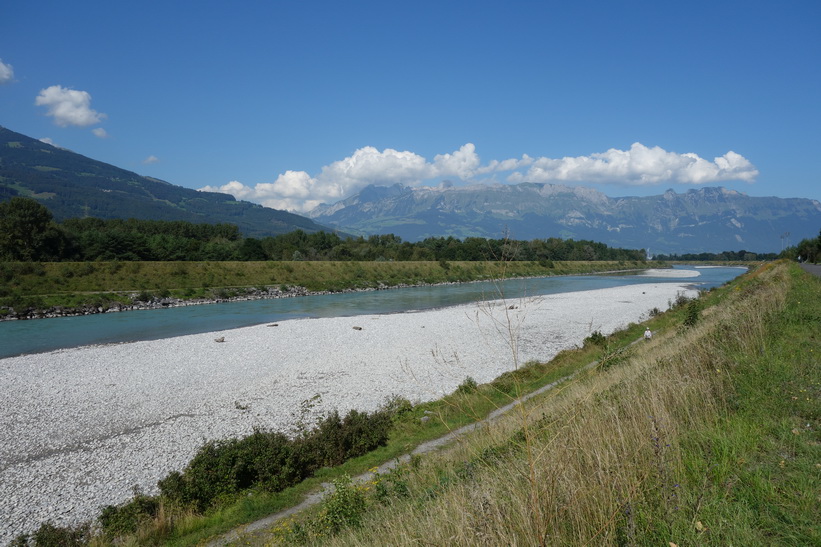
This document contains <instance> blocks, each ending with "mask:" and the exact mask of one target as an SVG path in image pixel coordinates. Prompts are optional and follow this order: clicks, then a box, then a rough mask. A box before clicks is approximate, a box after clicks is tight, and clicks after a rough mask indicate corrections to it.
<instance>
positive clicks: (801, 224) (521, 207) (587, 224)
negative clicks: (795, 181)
mask: <svg viewBox="0 0 821 547" xmlns="http://www.w3.org/2000/svg"><path fill="white" fill-rule="evenodd" d="M308 216H309V217H311V218H313V219H314V220H316V221H317V222H321V223H323V224H326V225H329V226H337V227H344V228H345V229H346V230H347V231H349V232H352V233H357V234H363V235H369V234H377V233H379V234H384V233H393V234H395V235H398V236H400V237H401V238H402V239H405V240H408V241H418V240H420V239H424V238H426V237H429V236H454V237H457V238H460V239H462V238H465V237H487V238H499V237H502V236H503V234H509V235H510V237H512V238H513V239H518V240H532V239H545V238H549V237H561V238H565V239H567V238H572V239H576V240H579V239H589V240H593V241H598V242H601V243H605V244H607V245H609V246H612V247H622V248H628V249H647V248H650V249H651V250H652V251H653V252H655V253H665V254H668V253H700V252H712V253H718V252H721V251H729V250H747V251H751V252H779V251H781V249H782V246H783V245H785V244H788V243H790V242H792V243H793V244H794V243H797V242H798V241H800V240H801V239H804V238H810V237H816V236H817V235H818V231H819V229H821V203H819V202H818V201H816V200H811V199H803V198H790V199H784V198H777V197H750V196H748V195H746V194H743V193H741V192H736V191H734V190H728V189H726V188H721V187H707V188H699V189H694V190H689V191H687V192H686V193H684V194H677V193H676V192H674V191H673V190H668V191H666V192H665V193H664V194H661V195H656V196H648V197H613V198H611V197H608V196H606V195H605V194H603V193H601V192H599V191H597V190H593V189H591V188H587V187H582V186H575V187H571V186H564V185H560V184H540V183H538V184H537V183H521V184H511V185H503V184H497V185H474V186H462V187H458V186H449V185H441V186H438V187H416V188H412V187H409V186H403V185H399V184H397V185H394V186H388V187H385V186H368V187H367V188H365V189H363V190H362V191H361V192H360V193H359V194H357V195H355V196H352V197H350V198H348V199H345V200H342V201H339V202H337V203H334V204H331V205H320V206H319V207H317V208H315V209H314V210H312V211H310V212H309V213H308ZM785 234H789V236H786V237H784V235H785Z"/></svg>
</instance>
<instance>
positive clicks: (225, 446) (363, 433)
mask: <svg viewBox="0 0 821 547" xmlns="http://www.w3.org/2000/svg"><path fill="white" fill-rule="evenodd" d="M392 418H393V415H392V413H391V412H390V411H388V410H384V409H383V410H380V411H377V412H374V413H371V414H368V413H367V412H358V411H356V410H351V411H350V412H349V413H348V414H347V415H346V416H345V418H344V419H343V418H341V417H340V416H339V413H338V412H336V411H334V412H332V413H330V414H329V415H328V416H326V417H325V418H323V419H322V420H321V421H320V422H319V423H318V424H317V426H316V427H315V428H314V429H313V430H311V431H306V432H303V433H301V434H300V435H298V436H297V437H296V438H294V439H289V438H288V437H287V436H286V435H285V434H283V433H277V432H270V431H255V432H254V433H253V434H251V435H249V436H247V437H244V438H242V439H229V440H225V441H212V442H209V443H208V444H206V445H205V446H203V447H202V448H201V449H200V450H199V452H198V453H197V455H196V456H194V459H193V460H191V462H190V463H189V464H188V466H187V467H186V468H185V470H184V471H183V472H182V473H180V472H173V473H171V474H169V475H168V476H167V477H166V478H164V479H162V480H161V481H160V482H159V483H158V484H159V487H160V491H161V492H162V495H163V496H165V497H167V498H169V499H170V500H172V501H174V502H176V503H178V504H181V505H184V506H191V507H194V508H196V509H197V510H199V511H204V510H206V509H207V508H208V507H210V506H211V505H213V504H214V502H215V501H218V500H220V499H230V498H231V497H232V496H235V495H236V494H237V493H239V492H240V491H242V490H245V489H247V488H250V487H253V486H259V487H261V488H265V489H266V490H270V491H272V492H279V491H281V490H284V489H285V488H288V487H289V486H293V485H295V484H297V483H299V482H301V481H303V480H304V479H306V478H308V477H310V476H312V475H313V474H314V473H315V472H316V471H317V470H318V469H319V468H321V467H323V466H335V465H339V464H342V463H344V462H345V461H346V460H348V459H350V458H355V457H357V456H361V455H363V454H366V453H367V452H370V451H371V450H374V449H375V448H377V447H379V446H382V445H384V444H385V443H386V442H387V440H388V433H389V432H390V428H391V424H392V423H393V421H392Z"/></svg>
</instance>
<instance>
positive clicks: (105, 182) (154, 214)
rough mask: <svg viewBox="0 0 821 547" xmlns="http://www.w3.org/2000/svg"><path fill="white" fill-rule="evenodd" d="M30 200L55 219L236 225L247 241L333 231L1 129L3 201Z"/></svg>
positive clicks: (0, 193)
mask: <svg viewBox="0 0 821 547" xmlns="http://www.w3.org/2000/svg"><path fill="white" fill-rule="evenodd" d="M18 195H19V196H25V197H31V198H34V199H36V200H37V201H39V202H40V203H42V204H43V205H45V206H46V207H48V208H49V210H51V212H52V214H53V215H54V217H55V219H57V220H58V221H60V220H65V219H67V218H80V217H86V216H90V217H98V218H104V219H111V218H137V219H151V220H185V221H189V222H195V223H209V224H216V223H230V224H236V225H237V226H238V227H239V229H240V231H242V233H243V234H245V235H246V236H253V237H262V236H269V235H278V234H283V233H288V232H292V231H294V230H297V229H300V230H303V231H305V232H309V233H310V232H317V231H321V230H325V231H331V229H329V228H325V227H323V226H320V225H319V224H317V223H316V222H314V221H313V220H310V219H308V218H305V217H302V216H299V215H295V214H293V213H288V212H286V211H279V210H276V209H270V208H268V207H263V206H262V205H257V204H254V203H250V202H247V201H237V200H236V199H235V198H234V197H233V196H231V195H228V194H220V193H216V192H200V191H197V190H192V189H189V188H183V187H182V186H175V185H173V184H170V183H168V182H165V181H162V180H159V179H155V178H151V177H144V176H142V175H138V174H137V173H134V172H131V171H126V170H125V169H120V168H119V167H115V166H113V165H109V164H107V163H103V162H100V161H96V160H93V159H90V158H87V157H85V156H82V155H80V154H77V153H74V152H71V151H70V150H66V149H63V148H57V147H55V146H51V145H49V144H46V143H44V142H41V141H39V140H36V139H33V138H31V137H27V136H25V135H22V134H20V133H15V132H14V131H11V130H9V129H6V128H4V127H0V201H4V200H6V199H9V198H11V197H13V196H18Z"/></svg>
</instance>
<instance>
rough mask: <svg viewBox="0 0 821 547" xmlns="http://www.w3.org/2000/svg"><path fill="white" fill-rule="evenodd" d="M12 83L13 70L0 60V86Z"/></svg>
mask: <svg viewBox="0 0 821 547" xmlns="http://www.w3.org/2000/svg"><path fill="white" fill-rule="evenodd" d="M13 81H14V68H12V66H11V65H10V64H8V63H4V62H3V59H0V85H3V84H10V83H11V82H13Z"/></svg>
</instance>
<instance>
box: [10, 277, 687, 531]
mask: <svg viewBox="0 0 821 547" xmlns="http://www.w3.org/2000/svg"><path fill="white" fill-rule="evenodd" d="M683 292H684V293H686V294H688V295H690V296H692V295H694V294H695V291H693V290H692V289H688V287H687V285H685V284H684V282H682V283H681V284H678V283H647V284H639V285H630V286H625V287H619V288H611V289H600V290H592V291H584V292H574V293H563V294H556V295H549V296H541V297H534V298H527V299H520V300H515V301H512V300H510V301H493V302H483V303H480V304H471V305H462V306H456V307H452V308H445V309H440V310H435V311H423V312H415V313H401V314H389V315H365V316H356V317H337V318H322V319H294V320H288V321H281V322H278V323H270V324H267V325H258V326H254V327H246V328H240V329H232V330H227V331H220V332H212V333H206V334H197V335H189V336H180V337H175V338H168V339H163V340H156V341H146V342H134V343H126V344H116V345H108V346H91V347H83V348H75V349H68V350H61V351H55V352H50V353H44V354H36V355H26V356H20V357H12V358H7V359H2V360H0V386H2V387H1V388H0V403H2V404H0V424H2V426H3V427H2V433H0V435H1V436H2V438H0V522H3V523H6V524H5V528H3V529H0V541H9V540H10V539H12V538H13V537H14V536H15V535H17V534H19V533H21V532H25V531H30V530H33V529H35V528H36V527H37V526H39V524H40V523H41V522H43V521H45V520H48V519H50V520H52V521H53V522H54V523H56V524H70V523H76V522H79V521H83V520H87V519H92V518H94V517H96V515H97V514H98V512H99V510H100V508H101V507H103V506H105V505H108V504H116V503H120V502H122V501H125V500H127V499H129V498H130V497H131V495H132V494H133V488H134V487H135V486H136V487H138V488H140V489H142V490H144V491H145V492H148V493H153V492H155V491H156V482H157V480H159V479H161V478H163V477H164V476H165V475H167V474H168V473H169V472H170V471H172V470H179V469H182V468H183V467H184V466H185V465H186V463H187V462H188V461H189V460H190V458H191V457H192V456H193V455H194V453H195V452H196V450H197V449H198V448H199V447H200V446H201V445H202V444H203V443H204V442H206V441H207V440H211V439H224V438H229V437H232V436H240V435H245V434H248V433H250V432H252V431H253V429H254V428H255V427H257V428H265V429H275V430H280V431H290V430H292V428H293V427H295V425H296V424H297V423H298V422H299V420H302V419H304V418H305V416H303V415H302V414H301V413H300V412H299V409H300V407H301V406H302V407H304V408H306V412H307V413H308V414H310V415H318V414H320V413H322V412H324V411H327V410H330V409H333V408H336V409H338V410H340V412H346V411H347V410H349V409H352V408H356V409H360V410H372V409H375V408H377V407H378V406H379V405H380V404H381V403H382V402H384V400H385V399H386V398H387V397H389V396H392V395H401V396H404V397H406V398H408V399H410V400H411V401H414V402H420V401H426V400H432V399H435V398H439V397H441V396H442V395H444V394H446V393H449V392H452V391H453V390H454V389H455V388H456V387H457V386H458V385H459V384H460V383H461V382H462V381H464V379H465V378H466V377H467V376H470V377H472V378H473V379H474V380H476V381H477V382H479V383H483V382H487V381H490V380H491V379H493V378H495V377H497V376H499V375H500V374H502V373H503V372H505V371H507V370H510V369H511V368H513V367H514V366H515V365H514V363H515V362H518V363H519V364H523V363H525V362H527V361H529V360H541V361H544V360H549V359H551V358H552V357H553V356H555V355H556V354H557V353H558V352H559V351H561V350H563V349H567V348H570V347H574V346H577V345H580V344H581V343H582V341H583V340H584V338H585V337H586V336H588V335H589V334H591V333H592V332H593V331H596V330H598V331H600V332H602V333H604V334H608V333H610V332H613V331H614V330H617V329H619V328H622V327H624V326H626V325H627V324H628V323H631V322H639V321H641V320H642V319H644V318H646V317H647V316H648V314H649V311H650V310H652V309H654V308H658V309H659V310H664V309H667V307H668V306H669V304H670V302H671V301H674V300H675V299H676V297H677V295H678V294H680V293H683ZM508 324H509V325H513V326H515V332H516V344H515V347H516V351H515V354H514V353H513V352H512V351H511V347H510V344H509V342H510V341H509V340H507V339H505V338H504V337H503V336H501V335H500V334H499V327H500V325H502V326H506V325H508ZM317 395H318V396H319V397H316V396H317ZM308 400H313V402H312V403H311V404H309V405H303V404H302V403H303V402H305V401H308Z"/></svg>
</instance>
